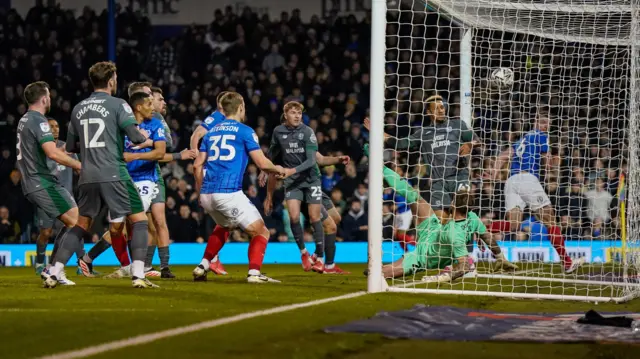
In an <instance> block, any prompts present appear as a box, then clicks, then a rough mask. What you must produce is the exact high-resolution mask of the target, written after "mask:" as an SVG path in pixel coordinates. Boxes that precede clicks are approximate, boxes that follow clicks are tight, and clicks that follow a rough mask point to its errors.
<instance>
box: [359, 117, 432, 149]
mask: <svg viewBox="0 0 640 359" xmlns="http://www.w3.org/2000/svg"><path fill="white" fill-rule="evenodd" d="M364 128H366V129H367V131H370V128H371V121H370V120H369V118H368V117H367V118H365V119H364ZM383 136H384V142H385V144H386V145H387V146H389V147H391V148H394V149H396V150H407V149H414V150H415V149H419V148H420V145H421V144H422V128H420V129H418V130H417V131H415V132H413V133H412V134H411V135H410V136H409V138H405V139H396V138H395V137H392V136H391V135H390V134H388V133H386V132H383Z"/></svg>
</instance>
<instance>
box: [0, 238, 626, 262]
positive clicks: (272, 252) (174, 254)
mask: <svg viewBox="0 0 640 359" xmlns="http://www.w3.org/2000/svg"><path fill="white" fill-rule="evenodd" d="M566 245H567V253H568V254H569V255H570V256H571V257H572V258H578V257H584V258H585V259H586V261H587V263H605V262H612V261H620V259H621V253H622V252H621V248H622V246H621V243H620V241H593V242H588V241H567V242H566ZM91 246H92V245H91V244H87V245H86V246H85V249H86V250H87V251H88V250H89V249H90V248H91ZM205 246H206V245H205V244H198V243H176V244H173V245H171V264H174V265H196V264H198V263H200V260H201V259H202V254H203V253H204V248H205ZM337 246H338V248H337V253H336V262H337V263H366V262H367V252H368V249H367V243H366V242H357V243H337ZM500 247H501V248H502V251H503V253H505V255H506V256H507V259H509V260H512V261H516V262H544V263H550V262H559V261H560V260H559V258H558V255H557V254H556V252H555V250H554V249H553V247H551V244H550V243H549V242H547V241H543V242H503V243H501V245H500ZM52 249H53V246H52V245H49V247H48V248H47V255H50V254H51V253H50V251H51V250H52ZM307 249H308V250H309V251H310V252H313V251H314V244H313V243H307ZM247 250H248V244H247V243H228V244H226V245H225V246H224V248H222V252H221V253H220V256H221V258H222V261H223V262H224V263H225V264H247V263H248V262H247ZM382 252H383V258H382V260H383V262H385V263H388V262H391V261H394V260H396V259H398V258H400V256H402V254H403V251H402V249H401V248H400V246H399V245H398V244H395V243H391V242H388V241H386V242H383V245H382ZM35 255H36V246H35V245H34V244H6V245H1V244H0V266H16V267H21V266H32V265H33V261H34V258H35ZM473 256H474V257H475V258H476V259H478V260H480V261H493V260H494V259H493V256H492V255H491V253H490V252H489V251H488V250H486V251H484V252H482V251H480V250H479V249H478V248H477V247H475V248H474V250H473ZM157 260H158V259H157V257H156V261H157ZM75 262H76V260H75V257H74V258H72V259H71V260H70V262H69V264H70V265H75ZM95 263H96V265H108V266H117V265H118V261H117V259H116V257H115V255H114V254H113V251H107V252H105V253H104V254H103V255H102V256H100V257H99V258H98V259H97V260H96V262H95ZM264 263H265V264H300V252H299V251H298V247H297V246H296V245H295V243H269V245H268V246H267V253H266V255H265V258H264Z"/></svg>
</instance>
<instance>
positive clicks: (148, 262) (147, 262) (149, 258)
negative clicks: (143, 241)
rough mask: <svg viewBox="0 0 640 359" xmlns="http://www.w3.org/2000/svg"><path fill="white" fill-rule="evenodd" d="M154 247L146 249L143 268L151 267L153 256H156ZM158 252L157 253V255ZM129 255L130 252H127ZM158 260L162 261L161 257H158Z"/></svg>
mask: <svg viewBox="0 0 640 359" xmlns="http://www.w3.org/2000/svg"><path fill="white" fill-rule="evenodd" d="M156 247H157V246H156V245H155V244H152V245H150V246H149V247H147V259H145V260H144V267H145V268H151V266H153V256H154V255H155V254H156ZM159 252H160V251H158V254H159ZM129 253H131V252H129ZM160 260H161V261H162V256H160Z"/></svg>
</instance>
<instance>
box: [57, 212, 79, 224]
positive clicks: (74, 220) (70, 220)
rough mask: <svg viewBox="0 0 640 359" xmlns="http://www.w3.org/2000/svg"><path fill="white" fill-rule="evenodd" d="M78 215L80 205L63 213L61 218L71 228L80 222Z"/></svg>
mask: <svg viewBox="0 0 640 359" xmlns="http://www.w3.org/2000/svg"><path fill="white" fill-rule="evenodd" d="M78 217H79V216H78V207H73V208H71V209H70V210H68V211H66V212H65V213H64V214H62V215H61V216H60V217H59V218H60V221H62V223H64V225H65V226H66V227H68V228H71V227H74V226H75V225H76V224H78Z"/></svg>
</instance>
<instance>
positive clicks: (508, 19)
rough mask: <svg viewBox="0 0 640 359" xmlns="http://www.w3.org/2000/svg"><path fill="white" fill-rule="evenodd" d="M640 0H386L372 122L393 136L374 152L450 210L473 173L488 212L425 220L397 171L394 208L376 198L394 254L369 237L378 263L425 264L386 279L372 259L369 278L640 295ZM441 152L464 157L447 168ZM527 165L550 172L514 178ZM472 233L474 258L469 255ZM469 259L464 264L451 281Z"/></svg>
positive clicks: (500, 289)
mask: <svg viewBox="0 0 640 359" xmlns="http://www.w3.org/2000/svg"><path fill="white" fill-rule="evenodd" d="M383 5H384V4H383ZM375 6H376V1H374V10H373V11H374V21H375V12H376V8H375ZM377 6H378V7H380V2H377ZM639 10H640V0H610V1H598V0H553V1H552V0H547V1H543V0H537V1H536V0H511V1H507V0H429V1H428V2H427V3H425V2H424V1H419V0H414V1H386V38H385V39H384V40H380V39H377V40H378V41H382V42H384V43H385V48H384V51H385V55H384V59H385V64H384V65H385V75H384V100H385V101H384V113H383V112H382V110H380V111H379V112H377V111H375V110H374V109H373V108H372V116H371V123H372V126H383V128H384V131H385V133H386V134H387V136H389V139H386V140H385V145H384V151H382V150H380V151H373V153H372V155H371V158H370V160H371V161H372V164H373V163H376V162H375V161H380V159H379V158H378V157H379V156H381V157H382V161H384V165H385V166H386V167H387V168H388V169H391V170H394V171H395V172H396V173H397V175H398V176H399V177H400V178H401V179H402V180H403V181H408V182H409V184H410V185H411V186H412V187H413V188H414V189H415V190H416V191H418V192H419V193H420V197H421V198H423V199H424V200H426V201H427V202H431V203H430V204H431V206H433V208H434V209H436V210H438V209H442V210H443V211H442V214H443V215H444V217H446V216H447V215H449V212H448V210H447V208H448V205H449V204H450V202H451V201H452V200H454V198H452V197H454V195H453V194H454V193H455V191H457V190H459V189H460V184H462V183H468V187H466V186H463V187H462V190H465V189H467V188H468V191H469V192H470V193H471V194H472V196H471V198H472V200H471V210H472V212H473V213H475V214H476V215H477V216H478V217H479V220H480V221H481V222H482V224H483V225H480V226H474V225H469V223H471V222H468V223H467V225H462V222H460V223H461V224H460V225H456V224H452V223H451V224H449V225H441V227H437V226H431V225H427V224H426V223H427V221H429V219H425V218H419V216H418V215H417V213H416V210H417V208H416V205H411V204H410V203H407V202H411V201H407V199H406V198H404V197H402V196H401V195H400V194H401V193H402V192H401V191H400V192H399V190H398V188H396V187H397V185H394V184H392V183H389V181H388V180H387V181H384V182H383V191H384V196H383V199H382V206H375V205H372V204H371V203H370V206H372V207H370V208H372V209H373V210H376V209H379V207H382V222H383V227H382V228H383V231H382V234H383V235H382V240H380V238H379V237H380V235H379V233H370V242H375V243H376V244H377V245H380V246H381V248H382V253H381V262H380V261H379V259H380V258H378V257H377V255H376V252H374V251H370V257H371V260H370V268H372V267H373V265H374V264H385V265H386V264H390V263H393V262H396V261H398V260H399V259H400V258H403V257H404V261H405V262H407V261H409V259H410V260H411V261H412V263H413V267H411V266H408V265H407V263H405V266H404V267H405V268H404V269H402V266H401V265H396V267H395V269H393V276H395V277H396V278H393V279H391V278H388V279H387V280H385V281H381V280H380V279H379V278H376V276H377V274H378V273H375V272H374V273H375V275H374V276H370V279H369V281H370V283H369V289H370V290H374V291H375V290H384V289H386V290H389V291H409V292H430V293H453V294H464V295H490V296H505V297H514V298H540V299H542V298H547V299H562V300H586V301H617V302H621V301H626V300H629V299H631V298H634V297H635V296H637V295H638V294H639V293H640V284H639V283H640V282H639V281H638V269H640V267H639V263H640V259H639V258H638V238H637V237H638V230H639V228H638V226H639V221H640V218H638V211H639V209H638V208H639V207H638V203H637V202H638V199H637V197H638V196H637V194H638V193H639V192H638V191H639V189H638V188H637V186H638V179H639V177H638V172H639V171H640V167H639V163H638V161H639V156H640V153H639V152H638V146H639V144H640V121H639V118H638V113H639V109H638V105H639V102H638V101H639V99H638V94H639V93H640V88H638V78H639V76H638V71H639V69H640V67H639V64H638V61H640V60H639V59H640V57H639V56H638V55H639V54H638V45H640V34H639V32H638V22H639V19H638V15H639V14H638V11H639ZM375 26H377V25H376V24H375V23H374V28H375ZM374 35H375V32H374ZM372 41H374V42H375V41H376V37H375V36H373V40H372ZM374 48H375V46H374ZM372 56H375V54H373V53H372ZM374 62H375V59H374ZM373 67H374V63H373V62H372V68H373ZM500 68H505V69H508V70H507V72H509V70H510V71H511V72H512V73H513V83H512V84H511V83H509V82H508V81H507V82H506V83H502V87H500V86H498V85H499V84H500V83H498V82H497V81H495V80H494V79H493V78H492V75H491V74H492V72H493V71H494V70H496V69H500ZM373 76H375V74H373V75H372V88H374V90H372V98H373V96H374V92H373V91H375V79H374V78H373ZM433 95H439V96H441V98H442V101H443V103H444V105H445V112H444V122H438V123H435V124H434V122H432V121H434V118H433V116H432V115H431V113H432V112H433V111H435V112H436V113H437V111H438V110H437V105H433V106H434V107H432V108H430V107H429V106H432V105H430V104H426V103H425V99H427V98H429V97H430V96H433ZM435 101H436V102H437V98H436V100H435ZM372 103H374V102H373V101H372ZM381 106H382V105H381ZM430 111H432V112H430ZM381 115H382V116H381ZM541 118H547V119H548V121H547V122H548V123H549V125H548V127H545V126H544V122H545V121H544V120H543V119H541ZM456 121H458V122H456ZM459 122H462V123H463V125H460V124H458V123H459ZM465 127H468V128H469V129H471V130H472V131H473V134H474V137H473V140H472V141H473V142H474V145H473V147H472V151H471V154H470V155H468V156H461V155H459V147H461V144H464V143H468V142H471V140H470V139H469V138H468V137H467V136H468V133H467V132H465ZM416 131H422V132H421V135H420V136H417V137H416V136H415V133H416ZM431 132H433V133H431ZM412 134H413V137H412ZM547 137H548V150H547V148H546V147H547V145H546V143H547V140H545V139H546V138H547ZM410 138H411V139H412V140H409V139H410ZM379 142H381V141H378V143H373V141H372V146H374V145H377V144H379ZM518 144H520V146H518ZM380 147H382V146H380ZM462 147H464V146H462ZM510 149H511V150H510ZM545 151H546V153H547V154H546V155H544V154H543V153H544V152H545ZM536 153H540V156H541V157H544V158H543V159H541V160H540V167H539V173H538V171H537V168H536V166H535V163H537V162H536V161H537V157H536ZM501 155H502V156H501ZM376 156H378V157H376ZM527 156H528V158H526V157H527ZM523 157H525V158H524V159H523ZM443 159H444V163H445V164H444V165H445V166H449V167H451V166H453V167H455V168H445V169H443V168H442V166H443V163H442V160H443ZM504 159H506V160H504ZM503 160H504V161H503ZM512 162H518V163H520V165H521V166H522V172H520V171H513V170H511V167H512V166H515V165H514V163H512ZM377 163H379V162H377ZM500 164H502V165H500ZM497 166H499V167H500V168H497ZM372 167H375V166H373V165H372ZM516 173H530V174H533V175H536V176H537V177H538V181H539V184H540V186H539V187H536V184H535V183H532V182H531V177H532V176H528V177H527V176H519V177H513V178H512V180H511V182H510V183H509V181H508V179H509V178H510V177H512V176H513V175H514V174H516ZM376 175H377V176H382V175H383V174H382V173H379V174H376V173H373V171H372V172H370V176H371V177H374V176H376ZM384 178H385V179H388V178H387V177H386V176H385V177H384ZM535 179H536V178H535V177H534V180H535ZM466 181H468V182H466ZM372 182H374V183H375V181H372ZM514 188H515V190H514ZM538 188H540V189H541V190H542V191H543V195H541V193H539V191H537V189H538ZM513 193H516V194H517V197H513ZM509 196H511V197H509ZM546 198H548V199H549V203H548V202H547V200H546ZM379 200H380V199H378V198H371V202H372V203H373V202H375V201H379ZM507 207H509V208H507ZM514 207H515V208H522V210H521V211H519V212H520V215H519V216H518V215H516V213H517V210H516V211H514V210H513V208H514ZM507 209H511V210H509V211H507ZM507 212H508V213H507ZM407 213H408V214H407ZM436 213H439V212H438V211H436ZM545 217H546V218H545ZM370 218H371V219H374V218H376V217H375V216H371V217H370ZM378 218H379V217H378ZM476 223H477V222H476ZM472 227H473V228H475V227H478V229H477V230H475V232H476V233H475V234H474V233H472V232H474V230H473V229H472ZM482 227H485V228H486V234H485V235H484V236H482V237H483V238H489V239H490V240H491V241H493V242H494V243H495V244H497V246H499V248H500V252H501V253H502V254H503V255H504V258H505V259H506V260H508V261H510V262H512V263H513V264H515V265H516V266H517V267H518V268H517V269H516V270H509V271H505V270H500V269H499V268H496V255H495V254H493V253H492V251H491V250H489V249H487V245H482V246H480V245H479V243H483V242H482V241H480V240H479V239H480V237H481V235H480V234H481V233H482V232H483V229H482ZM429 228H432V230H436V229H434V228H440V229H439V231H440V234H439V235H435V236H432V235H427V234H426V232H428V231H429V230H430V229H429ZM452 228H453V229H452ZM460 231H466V232H465V233H466V234H465V235H464V236H463V237H466V244H467V252H468V257H470V258H471V259H472V260H473V264H471V262H469V263H468V264H466V265H465V266H460V265H458V264H459V263H458V259H460V258H464V257H463V256H462V255H463V254H464V253H461V248H460V239H459V238H457V237H456V236H458V237H459V232H460ZM421 232H422V233H421ZM454 232H455V234H452V233H454ZM560 235H561V236H560ZM559 238H561V239H560V240H563V241H564V247H565V248H566V254H567V255H568V256H569V257H570V258H571V259H572V262H573V263H574V266H575V265H576V264H578V263H580V262H584V263H583V264H582V266H580V267H579V268H577V269H576V270H575V271H572V272H571V273H567V268H568V266H567V264H568V262H567V263H564V262H563V260H562V256H561V255H560V254H559V251H558V250H557V249H556V247H558V246H559V245H558V243H557V242H558V241H559ZM421 241H423V242H424V243H421ZM421 245H424V246H422V247H421ZM370 248H372V245H371V243H370ZM372 253H373V255H372ZM560 253H561V251H560ZM434 254H435V255H436V256H437V257H438V258H435V259H434V258H433V256H434ZM416 258H417V259H416ZM396 263H397V262H396ZM450 264H453V265H454V267H453V268H450V267H448V268H445V267H446V266H447V265H450ZM457 268H463V269H464V270H465V272H466V274H465V276H464V277H462V278H458V279H455V280H453V281H447V280H444V281H441V280H442V278H445V277H446V275H442V274H444V273H446V272H447V271H449V270H452V271H453V272H454V273H455V272H456V271H457ZM571 269H575V268H571ZM388 270H389V268H388V267H387V268H386V269H385V271H388ZM398 271H400V272H398ZM385 274H386V275H387V276H388V275H389V273H388V272H385ZM387 286H388V287H387Z"/></svg>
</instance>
